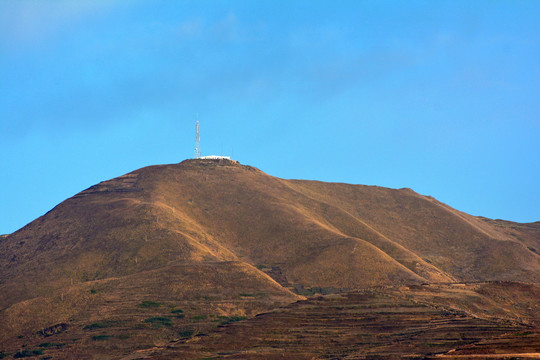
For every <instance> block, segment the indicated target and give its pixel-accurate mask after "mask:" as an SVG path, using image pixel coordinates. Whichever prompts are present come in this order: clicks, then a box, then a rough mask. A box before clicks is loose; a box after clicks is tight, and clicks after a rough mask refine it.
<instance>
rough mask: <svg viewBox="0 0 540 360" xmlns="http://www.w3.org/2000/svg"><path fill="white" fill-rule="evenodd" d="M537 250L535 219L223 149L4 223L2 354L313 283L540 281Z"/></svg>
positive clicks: (284, 296)
mask: <svg viewBox="0 0 540 360" xmlns="http://www.w3.org/2000/svg"><path fill="white" fill-rule="evenodd" d="M539 254H540V227H539V224H538V223H533V224H517V223H512V222H506V221H502V220H490V219H485V218H479V217H473V216H470V215H468V214H465V213H462V212H459V211H457V210H455V209H452V208H450V207H449V206H447V205H445V204H442V203H440V202H438V201H437V200H435V199H433V198H431V197H426V196H422V195H419V194H417V193H415V192H414V191H412V190H410V189H399V190H396V189H387V188H381V187H375V186H362V185H348V184H335V183H322V182H316V181H301V180H284V179H279V178H275V177H272V176H269V175H267V174H265V173H263V172H262V171H260V170H258V169H255V168H252V167H249V166H243V165H240V164H238V163H237V162H235V161H224V160H222V161H218V160H186V161H184V162H182V163H180V164H173V165H159V166H150V167H146V168H142V169H139V170H136V171H133V172H131V173H129V174H126V175H124V176H121V177H118V178H115V179H112V180H109V181H105V182H102V183H100V184H98V185H95V186H93V187H91V188H89V189H87V190H85V191H82V192H81V193H79V194H77V195H76V196H74V197H72V198H70V199H67V200H66V201H64V202H62V203H61V204H59V205H58V206H56V207H55V208H54V209H52V210H51V211H49V212H48V213H47V214H45V215H43V216H42V217H40V218H38V219H36V220H35V221H33V222H31V223H30V224H28V225H27V226H25V227H24V228H22V229H20V230H19V231H17V232H15V233H13V234H10V235H7V236H2V237H0V354H1V350H2V349H3V348H4V349H6V350H9V351H16V349H17V348H19V347H21V346H22V345H29V344H39V343H40V341H41V342H45V340H44V339H43V336H49V335H43V334H45V333H47V334H48V333H49V332H51V331H53V330H50V329H57V330H58V329H60V330H58V331H59V332H61V334H60V335H58V336H60V337H63V338H65V339H68V340H69V341H72V340H73V339H83V340H81V342H78V340H73V341H75V342H76V343H74V344H73V345H69V346H68V345H66V344H67V343H65V345H62V346H64V347H62V349H67V348H69V349H70V350H69V351H71V352H72V353H73V354H76V355H73V356H74V358H85V356H83V355H82V354H85V352H86V351H88V349H93V348H96V343H95V341H94V340H95V339H98V340H99V339H100V338H99V336H101V335H103V336H109V337H111V336H112V337H118V339H122V340H125V341H122V342H121V344H118V343H117V342H115V343H114V344H115V345H114V346H113V345H111V343H110V342H103V343H99V344H102V345H103V344H104V345H103V346H102V347H101V350H99V351H101V352H102V353H104V354H107V353H108V354H112V353H116V354H125V353H129V351H132V350H133V349H134V348H136V346H138V347H139V348H141V349H142V348H148V347H150V346H153V345H156V344H157V343H159V344H165V343H167V342H169V341H173V340H174V341H178V334H184V333H186V331H187V332H190V333H191V335H193V334H197V333H205V332H207V331H210V330H211V329H212V328H215V327H216V326H217V325H219V324H220V323H222V322H223V321H229V320H223V319H234V320H238V319H240V318H243V317H251V316H253V315H255V314H257V313H259V312H263V311H267V310H270V309H273V308H275V307H278V306H281V305H285V304H289V303H291V302H294V301H296V300H298V299H300V298H302V296H301V295H308V294H311V293H313V292H315V291H317V292H319V293H336V292H344V291H351V290H360V289H366V288H370V287H373V286H377V287H381V286H398V287H399V286H402V285H410V286H412V285H420V284H425V286H427V284H432V285H433V286H435V285H436V284H448V283H456V282H478V281H513V282H522V283H523V282H528V283H539V282H540V256H539ZM441 286H442V285H441ZM430 289H431V288H430ZM474 291H477V290H476V289H475V290H474ZM475 294H476V293H475ZM385 296H386V295H385ZM414 296H421V294H420V293H419V292H415V293H414ZM430 296H431V295H430ZM474 296H476V295H474ZM479 296H480V295H479ZM490 296H492V297H493V296H495V295H494V294H491V295H490ZM535 296H536V295H535ZM145 301H150V303H152V302H154V303H158V305H156V307H155V308H153V307H150V308H148V309H147V308H144V306H143V307H142V308H141V304H144V302H145ZM440 301H443V302H444V301H446V300H444V299H443V298H440ZM486 303H489V301H487V300H486ZM482 304H484V302H482ZM482 306H483V305H482ZM520 306H521V305H520ZM177 308H181V309H182V316H176V315H175V316H176V317H171V311H174V310H175V309H177ZM461 310H462V309H461V308H460V311H461ZM497 311H499V310H497ZM505 311H506V310H505ZM512 311H513V310H511V309H510V310H507V312H508V313H512V314H514V313H513V312H512ZM520 311H521V310H520ZM520 311H518V312H516V313H515V314H514V315H513V316H514V318H519V316H522V315H523V314H526V311H525V310H523V311H521V312H520ZM499 313H500V314H506V312H504V311H502V310H501V311H499ZM518 313H519V314H521V315H519V314H518ZM184 315H185V317H184ZM437 316H438V315H437ZM505 316H506V315H505ZM523 316H525V315H523ZM525 317H526V316H525ZM157 318H160V319H162V320H156V319H157ZM163 319H168V320H163ZM220 319H221V320H220ZM159 321H162V322H161V323H159ZM156 322H158V323H157V324H156ZM93 323H94V324H101V325H103V328H105V329H107V330H100V331H102V333H97V332H96V331H95V329H94V328H93V327H92V326H90V325H92V324H93ZM61 324H63V325H61ZM471 324H472V323H471ZM60 325H61V326H60ZM55 326H56V327H55ZM97 328H100V327H99V326H97ZM47 329H49V330H47ZM100 329H101V328H100ZM185 329H187V330H185ZM57 330H54V331H57ZM184 330H185V331H184ZM40 331H41V332H40ZM103 331H105V333H103ZM495 332H497V331H495ZM96 334H97V335H96ZM98 335H99V336H98ZM96 336H97V338H96ZM92 339H94V340H92ZM107 339H108V338H107ZM126 339H127V340H126ZM68 340H66V341H68ZM70 344H71V343H70ZM137 344H138V345H137ZM160 346H161V345H160ZM59 351H60V350H59ZM62 351H64V350H62ZM66 351H67V350H66ZM88 358H92V356H91V355H88Z"/></svg>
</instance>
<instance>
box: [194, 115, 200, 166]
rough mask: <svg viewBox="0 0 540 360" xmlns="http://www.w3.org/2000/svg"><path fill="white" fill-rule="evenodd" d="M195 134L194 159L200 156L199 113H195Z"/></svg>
mask: <svg viewBox="0 0 540 360" xmlns="http://www.w3.org/2000/svg"><path fill="white" fill-rule="evenodd" d="M195 126H196V129H197V135H196V136H195V159H198V158H200V157H201V138H200V137H199V113H197V122H196V125H195Z"/></svg>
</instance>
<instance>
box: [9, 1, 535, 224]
mask: <svg viewBox="0 0 540 360" xmlns="http://www.w3.org/2000/svg"><path fill="white" fill-rule="evenodd" d="M538 14H540V2H538V1H516V0H511V1H496V0H493V1H455V0H452V1H397V0H396V1H375V0H371V1H360V0H355V1H335V0H334V1H315V0H309V1H307V0H306V1H291V0H287V1H279V0H271V1H265V0H258V1H251V0H249V1H248V0H246V1H235V0H229V1H218V0H216V1H204V0H195V1H181V0H179V1H172V0H171V1H156V0H151V1H150V0H146V1H142V0H141V1H137V0H133V1H124V0H117V1H90V0H77V1H75V0H72V1H66V0H55V1H52V0H50V1H47V0H34V1H32V0H2V1H0V153H1V158H0V171H1V174H0V196H1V201H0V233H10V232H13V231H15V230H17V229H18V228H20V227H22V226H24V225H25V224H26V223H28V222H30V221H32V220H33V219H35V218H37V217H38V216H40V215H42V214H43V213H45V212H46V211H48V210H50V209H51V208H52V207H54V206H55V205H56V204H58V203H60V202H61V201H63V200H65V199H66V198H68V197H70V196H72V195H74V194H75V193H77V192H79V191H81V190H83V189H85V188H87V187H89V186H91V185H93V184H95V183H97V182H99V181H103V180H107V179H110V178H113V177H116V176H119V175H122V174H124V173H127V172H129V171H132V170H135V169H137V168H140V167H143V166H147V165H153V164H164V163H176V162H180V161H182V160H184V159H186V158H191V157H192V156H193V149H194V145H195V144H194V138H195V134H194V122H195V116H196V113H199V119H200V121H201V148H202V153H203V155H210V154H218V155H219V154H223V155H232V156H233V158H235V159H237V160H239V161H240V162H241V163H243V164H248V165H252V166H256V167H258V168H260V169H261V170H263V171H265V172H267V173H269V174H271V175H274V176H278V177H283V178H297V179H315V180H322V181H332V182H347V183H354V184H368V185H380V186H386V187H392V188H401V187H410V188H412V189H413V190H415V191H417V192H419V193H421V194H424V195H432V196H434V197H435V198H437V199H439V200H440V201H443V202H445V203H447V204H449V205H451V206H453V207H454V208H457V209H459V210H462V211H465V212H468V213H471V214H473V215H482V216H486V217H490V218H503V219H507V220H514V221H520V222H532V221H538V220H540V205H539V204H540V195H539V194H540V191H539V184H540V160H539V159H540V156H539V155H540V145H539V139H540V118H539V115H540V101H539V98H538V96H539V94H540V25H539V23H538Z"/></svg>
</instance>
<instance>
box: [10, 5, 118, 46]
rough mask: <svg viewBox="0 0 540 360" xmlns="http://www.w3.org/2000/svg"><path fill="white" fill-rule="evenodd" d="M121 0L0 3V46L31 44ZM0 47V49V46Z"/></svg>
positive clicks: (107, 8) (106, 9)
mask: <svg viewBox="0 0 540 360" xmlns="http://www.w3.org/2000/svg"><path fill="white" fill-rule="evenodd" d="M125 3H126V1H125V0H116V1H92V0H77V1H72V0H56V1H42V0H20V1H2V2H0V45H4V46H6V45H7V46H9V47H17V46H24V45H32V44H35V43H36V42H38V41H40V40H43V39H46V38H47V37H50V36H54V35H55V34H57V33H58V32H60V31H62V30H63V29H65V27H66V26H68V25H69V24H72V23H76V22H80V21H83V20H84V19H86V18H91V17H94V16H99V15H100V14H103V13H104V12H106V11H110V10H111V9H114V8H116V7H117V6H118V5H121V4H125ZM0 48H1V47H0Z"/></svg>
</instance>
